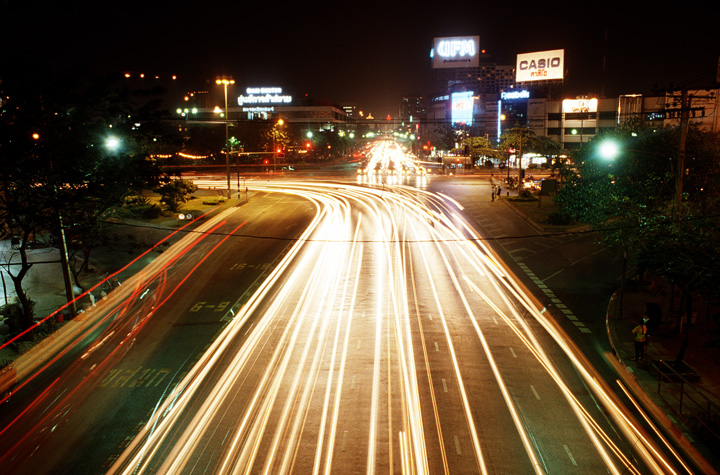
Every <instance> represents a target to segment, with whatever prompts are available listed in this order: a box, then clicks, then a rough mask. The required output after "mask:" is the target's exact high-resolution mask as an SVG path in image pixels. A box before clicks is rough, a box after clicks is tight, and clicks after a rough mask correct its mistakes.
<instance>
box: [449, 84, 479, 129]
mask: <svg viewBox="0 0 720 475" xmlns="http://www.w3.org/2000/svg"><path fill="white" fill-rule="evenodd" d="M450 104H451V107H452V108H451V116H450V123H451V124H452V125H455V124H465V125H472V121H473V108H474V105H475V103H474V101H473V93H472V91H467V92H453V93H452V94H451V95H450Z"/></svg>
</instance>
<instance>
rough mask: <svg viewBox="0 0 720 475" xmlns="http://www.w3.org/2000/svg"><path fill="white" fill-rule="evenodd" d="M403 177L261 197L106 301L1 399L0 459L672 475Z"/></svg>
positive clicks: (453, 205) (473, 245)
mask: <svg viewBox="0 0 720 475" xmlns="http://www.w3.org/2000/svg"><path fill="white" fill-rule="evenodd" d="M413 180H414V179H413ZM417 180H418V181H414V182H413V183H412V185H413V186H405V185H403V184H402V183H401V182H398V183H397V184H395V185H390V184H378V183H371V184H367V183H364V184H360V186H353V185H350V184H339V183H329V182H328V183H320V182H315V183H313V182H297V183H293V182H290V181H284V182H280V183H271V182H267V183H255V184H253V192H254V193H255V196H253V198H252V199H251V205H245V206H242V207H239V208H231V209H229V210H228V211H227V212H226V213H225V214H222V215H220V216H219V217H218V218H216V219H213V220H211V221H210V222H208V223H206V224H205V225H204V227H202V228H200V229H199V232H196V233H191V234H189V235H188V236H187V237H186V238H183V240H181V241H180V242H179V243H178V244H176V245H175V246H173V247H171V248H170V250H169V251H167V253H165V254H164V255H163V256H162V259H157V260H156V261H154V262H153V264H152V266H150V267H149V268H147V269H145V270H144V271H143V273H142V274H139V275H138V276H137V277H136V279H135V280H134V281H132V282H131V283H128V284H129V285H126V286H124V287H128V288H127V289H123V290H122V291H121V292H114V293H113V294H112V296H111V298H109V299H108V300H107V301H105V302H103V303H102V304H101V306H100V307H101V308H99V309H98V310H96V311H95V313H94V316H93V318H92V322H91V323H92V325H90V323H88V324H87V325H84V326H85V327H89V328H91V329H92V331H90V330H87V331H85V332H84V333H81V334H80V336H79V337H78V338H77V339H76V344H75V345H73V346H72V347H71V348H73V349H72V350H71V351H69V352H67V353H65V354H64V355H63V356H62V357H61V358H60V359H58V361H57V362H54V363H53V364H52V365H50V366H49V368H48V369H47V370H46V371H45V372H43V373H40V374H39V375H38V376H37V378H36V379H35V380H34V382H33V384H30V385H28V386H27V387H26V389H25V390H26V391H27V395H25V394H23V393H22V392H21V393H19V394H16V395H15V396H14V397H13V398H12V399H11V401H10V402H9V403H8V404H10V405H12V406H10V407H9V408H7V409H6V410H4V411H3V413H2V417H3V419H2V427H4V429H3V430H2V433H0V437H2V441H3V446H4V447H10V449H9V450H8V451H7V452H6V453H5V455H4V456H3V457H2V459H0V463H2V464H3V466H4V467H9V468H10V469H11V471H12V473H41V472H45V473H50V472H55V473H98V472H105V471H109V473H139V472H143V473H172V474H176V473H198V472H201V473H330V472H335V473H363V472H364V473H376V472H391V473H433V474H434V473H453V474H454V473H571V472H579V473H606V472H607V473H668V472H670V466H669V465H667V464H670V462H667V461H666V459H665V456H664V455H663V453H664V450H662V449H661V448H659V447H658V446H657V445H656V444H655V442H653V441H652V440H651V439H646V438H645V435H646V434H645V429H644V428H643V426H642V425H641V424H639V423H638V422H637V421H635V419H634V416H633V412H632V411H631V410H629V409H627V408H626V407H625V406H624V405H623V404H622V403H621V402H620V401H619V399H618V397H617V396H616V395H615V393H614V392H613V391H611V390H609V388H608V387H607V386H606V385H605V384H604V383H603V379H602V378H600V377H599V375H598V373H597V371H596V370H595V369H594V366H593V364H591V363H590V362H589V361H588V359H586V358H585V356H584V355H583V353H582V352H581V351H580V350H579V349H578V347H577V346H576V345H575V344H574V343H573V341H572V340H571V339H570V338H568V336H567V333H566V331H565V330H564V329H563V327H562V326H561V325H558V324H557V323H556V320H555V319H554V318H552V316H551V315H550V314H551V310H550V309H549V308H547V307H545V305H543V303H541V302H540V301H539V300H538V299H536V298H535V297H533V296H532V294H531V293H530V292H528V291H527V289H526V288H525V286H524V285H523V284H522V282H521V281H520V280H519V279H517V278H516V277H515V276H514V274H513V273H512V272H511V270H510V268H509V267H508V266H507V265H506V264H505V263H503V262H502V261H501V260H499V259H498V258H497V257H496V255H495V253H494V252H493V251H492V250H491V249H490V248H488V247H486V245H485V244H484V240H483V238H482V236H481V235H480V234H478V232H477V231H476V230H475V227H473V226H471V225H470V224H469V223H468V221H467V220H466V219H467V218H466V216H467V213H466V212H465V210H464V209H463V207H462V206H461V205H459V203H457V202H455V201H454V200H453V199H451V198H449V197H448V196H447V195H445V194H438V193H430V192H427V191H425V190H426V189H427V188H428V182H427V180H429V178H421V179H420V178H418V179H417ZM485 186H487V189H488V190H489V185H485ZM487 194H488V195H489V193H487ZM30 394H33V397H32V398H31V397H30V396H29V395H30ZM37 394H39V395H37ZM23 396H24V397H23ZM29 401H31V402H30V403H29V405H28V402H29ZM18 414H19V415H18ZM11 441H12V442H11Z"/></svg>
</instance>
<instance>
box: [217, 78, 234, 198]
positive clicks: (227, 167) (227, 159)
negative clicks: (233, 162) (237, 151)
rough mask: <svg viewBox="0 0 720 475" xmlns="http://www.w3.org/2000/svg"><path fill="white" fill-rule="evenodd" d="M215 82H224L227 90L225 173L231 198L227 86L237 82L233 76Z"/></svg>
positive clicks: (228, 195) (224, 87)
mask: <svg viewBox="0 0 720 475" xmlns="http://www.w3.org/2000/svg"><path fill="white" fill-rule="evenodd" d="M215 84H222V85H223V89H224V90H225V174H226V175H227V197H228V199H230V197H231V194H230V149H229V147H230V143H229V137H228V102H227V88H228V84H235V80H234V79H232V78H218V79H216V80H215Z"/></svg>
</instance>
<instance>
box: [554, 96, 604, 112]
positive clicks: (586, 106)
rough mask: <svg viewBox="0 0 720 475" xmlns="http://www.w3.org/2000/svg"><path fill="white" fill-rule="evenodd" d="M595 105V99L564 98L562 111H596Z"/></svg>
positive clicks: (596, 104) (596, 102) (596, 103)
mask: <svg viewBox="0 0 720 475" xmlns="http://www.w3.org/2000/svg"><path fill="white" fill-rule="evenodd" d="M597 107H598V100H597V99H565V100H564V101H563V102H562V111H563V112H564V113H566V114H573V113H580V112H597Z"/></svg>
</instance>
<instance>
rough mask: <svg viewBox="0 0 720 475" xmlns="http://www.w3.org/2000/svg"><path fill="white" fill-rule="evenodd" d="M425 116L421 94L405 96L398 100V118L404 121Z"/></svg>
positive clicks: (425, 111) (425, 110)
mask: <svg viewBox="0 0 720 475" xmlns="http://www.w3.org/2000/svg"><path fill="white" fill-rule="evenodd" d="M425 117H427V108H426V106H425V100H424V99H423V97H422V96H417V95H413V96H405V97H403V98H402V100H401V101H400V119H401V120H404V121H410V120H421V119H425Z"/></svg>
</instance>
